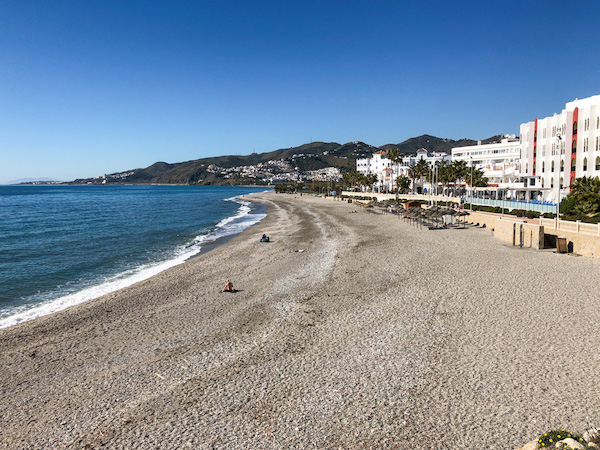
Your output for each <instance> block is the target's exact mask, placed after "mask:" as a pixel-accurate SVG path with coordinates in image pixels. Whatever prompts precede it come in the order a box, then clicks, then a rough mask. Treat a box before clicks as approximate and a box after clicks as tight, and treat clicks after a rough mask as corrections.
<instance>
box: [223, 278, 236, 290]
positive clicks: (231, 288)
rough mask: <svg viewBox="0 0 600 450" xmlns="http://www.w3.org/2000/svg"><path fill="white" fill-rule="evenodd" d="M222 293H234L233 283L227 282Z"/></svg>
mask: <svg viewBox="0 0 600 450" xmlns="http://www.w3.org/2000/svg"><path fill="white" fill-rule="evenodd" d="M221 292H233V283H232V282H231V281H229V280H227V281H226V282H225V287H224V288H223V289H221Z"/></svg>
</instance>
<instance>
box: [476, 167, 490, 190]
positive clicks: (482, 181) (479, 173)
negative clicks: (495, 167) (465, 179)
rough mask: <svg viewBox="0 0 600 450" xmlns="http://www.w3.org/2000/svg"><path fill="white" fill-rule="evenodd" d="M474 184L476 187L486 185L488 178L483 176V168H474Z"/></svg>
mask: <svg viewBox="0 0 600 450" xmlns="http://www.w3.org/2000/svg"><path fill="white" fill-rule="evenodd" d="M472 183H473V186H474V187H486V186H487V184H488V179H487V178H486V177H484V176H483V170H480V169H473V181H472Z"/></svg>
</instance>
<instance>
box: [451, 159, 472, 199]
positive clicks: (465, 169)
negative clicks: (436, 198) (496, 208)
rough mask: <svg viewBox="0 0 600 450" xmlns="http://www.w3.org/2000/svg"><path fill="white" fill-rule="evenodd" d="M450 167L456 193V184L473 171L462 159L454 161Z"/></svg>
mask: <svg viewBox="0 0 600 450" xmlns="http://www.w3.org/2000/svg"><path fill="white" fill-rule="evenodd" d="M450 167H451V169H450V174H451V176H452V180H453V181H454V195H456V186H457V185H458V183H459V181H461V180H464V179H465V178H467V176H468V174H470V173H471V168H470V166H467V162H466V161H461V160H456V161H452V164H450Z"/></svg>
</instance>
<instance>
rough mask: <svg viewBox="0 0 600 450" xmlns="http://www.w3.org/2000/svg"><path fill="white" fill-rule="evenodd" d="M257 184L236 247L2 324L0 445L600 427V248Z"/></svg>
mask: <svg viewBox="0 0 600 450" xmlns="http://www.w3.org/2000/svg"><path fill="white" fill-rule="evenodd" d="M246 197H248V198H254V199H256V200H260V201H261V202H263V203H265V204H266V205H267V207H268V209H267V212H268V215H267V218H266V219H264V220H263V221H262V222H261V223H260V224H258V225H256V226H254V227H251V228H249V229H247V230H246V231H244V232H243V233H241V234H240V235H238V236H236V237H235V238H233V239H231V240H230V241H229V242H227V243H226V244H224V245H222V246H219V247H217V248H215V249H213V250H211V251H210V252H208V253H205V254H201V255H200V256H198V257H196V258H193V259H191V260H189V261H187V262H186V263H184V264H183V265H180V266H177V267H175V268H173V269H170V270H168V271H166V272H163V273H161V274H159V275H158V276H156V277H154V278H151V279H149V280H146V281H144V282H141V283H138V284H136V285H133V286H131V287H129V288H127V289H124V290H121V291H118V292H115V293H113V294H109V295H106V296H104V297H102V298H99V299H96V300H93V301H90V302H88V303H85V304H82V305H78V306H75V307H72V308H70V309H68V310H65V311H62V312H59V313H56V314H53V315H50V316H46V317H42V318H39V319H36V320H33V321H30V322H26V323H23V324H20V325H17V326H14V327H11V328H7V329H2V330H0V362H1V365H0V392H1V394H2V395H1V397H0V398H1V401H0V448H9V449H39V448H52V449H56V448H98V447H102V446H104V447H105V448H165V449H167V448H224V449H232V448H236V449H237V448H251V449H263V448H264V449H271V448H273V449H275V448H325V447H328V448H330V447H335V448H345V449H351V448H400V449H409V448H410V449H449V448H457V449H488V448H489V449H514V448H517V447H519V446H521V445H523V444H524V443H526V442H527V441H530V440H532V439H534V438H535V437H536V436H537V435H538V433H540V432H543V431H545V430H547V429H549V428H568V429H571V430H573V431H579V432H582V431H584V430H585V428H586V427H587V426H588V425H595V426H600V388H599V386H600V370H598V367H600V352H599V351H598V345H599V344H600V327H598V323H600V294H598V287H597V284H598V280H600V277H599V275H600V260H595V259H589V258H582V257H576V256H572V255H559V254H556V253H552V252H547V251H541V252H540V251H535V250H525V249H519V248H515V247H511V246H508V245H505V244H503V243H501V242H500V241H497V240H495V239H494V238H492V237H491V233H490V230H488V229H480V228H468V229H464V230H463V229H448V230H438V231H429V230H426V229H419V228H416V227H414V226H411V225H410V224H409V223H406V222H404V221H403V220H401V219H399V218H398V217H397V216H395V215H379V214H374V213H367V212H361V211H359V212H357V213H354V212H353V211H355V210H357V207H356V206H354V205H353V204H348V203H344V202H340V201H332V200H330V199H324V198H316V197H312V196H302V197H300V196H294V195H285V194H280V195H278V194H274V193H261V194H252V195H251V196H246ZM263 233H266V234H267V235H269V236H270V237H271V242H270V243H260V242H258V241H259V238H260V236H261V235H262V234H263ZM297 250H302V251H297ZM226 279H230V280H231V281H232V282H233V284H234V287H235V288H236V289H238V292H235V293H221V292H220V290H221V288H222V287H223V285H224V283H225V280H226Z"/></svg>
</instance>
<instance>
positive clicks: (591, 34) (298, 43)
mask: <svg viewBox="0 0 600 450" xmlns="http://www.w3.org/2000/svg"><path fill="white" fill-rule="evenodd" d="M599 49H600V2H599V1H598V0H583V1H578V2H565V1H553V0H549V1H543V0H540V1H529V0H519V1H512V0H509V1H502V2H485V1H472V2H471V1H469V2H466V1H465V2H460V1H458V2H449V1H447V0H445V1H410V2H405V1H367V0H364V1H352V0H343V1H330V0H315V1H313V0H308V1H307V0H302V1H293V2H292V1H285V0H276V1H241V0H232V1H229V2H220V1H210V2H209V1H145V0H144V1H127V0H119V1H117V0H114V1H112V0H102V1H100V0H98V1H93V0H86V1H76V0H71V1H60V0H53V1H46V0H39V1H30V0H0V61H1V62H0V182H6V181H8V180H12V179H16V178H23V177H34V178H35V177H53V178H57V179H62V180H72V179H74V178H77V177H91V176H96V175H101V174H103V173H111V172H116V171H122V170H126V169H132V168H137V167H146V166H148V165H150V164H152V163H154V162H156V161H166V162H179V161H186V160H190V159H196V158H201V157H206V156H215V155H223V154H249V153H251V152H253V151H256V152H259V153H260V152H265V151H271V150H275V149H278V148H284V147H292V146H297V145H301V144H303V143H306V142H310V141H311V140H313V141H317V140H320V141H328V142H329V141H336V142H340V143H344V142H348V141H354V140H361V141H364V142H367V143H369V144H373V145H383V144H387V143H398V142H401V141H404V140H405V139H408V138H410V137H414V136H418V135H421V134H424V133H427V134H431V135H435V136H438V137H445V138H452V139H459V138H463V137H468V138H472V139H482V138H486V137H489V136H491V135H494V134H498V133H518V130H519V124H520V123H521V122H525V121H528V120H532V119H534V118H535V117H545V116H548V115H551V114H552V113H554V112H559V111H560V110H561V109H562V108H563V107H564V104H565V102H567V101H571V100H574V99H575V98H584V97H588V96H590V95H594V94H599V93H600V58H599V57H598V55H599Z"/></svg>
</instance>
